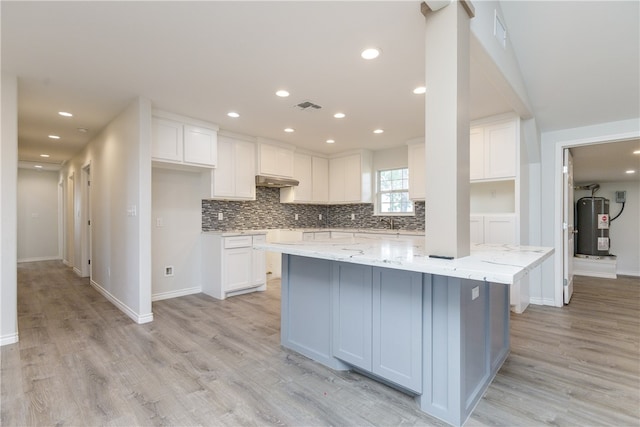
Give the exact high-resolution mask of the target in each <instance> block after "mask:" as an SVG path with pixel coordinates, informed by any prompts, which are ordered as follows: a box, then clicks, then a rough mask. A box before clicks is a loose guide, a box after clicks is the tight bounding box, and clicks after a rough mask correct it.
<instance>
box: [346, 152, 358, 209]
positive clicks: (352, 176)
mask: <svg viewBox="0 0 640 427" xmlns="http://www.w3.org/2000/svg"><path fill="white" fill-rule="evenodd" d="M361 162H362V158H361V156H360V155H359V154H353V155H351V156H347V157H345V164H344V168H345V169H344V184H343V185H344V200H345V201H347V202H360V200H361V199H362V164H361Z"/></svg>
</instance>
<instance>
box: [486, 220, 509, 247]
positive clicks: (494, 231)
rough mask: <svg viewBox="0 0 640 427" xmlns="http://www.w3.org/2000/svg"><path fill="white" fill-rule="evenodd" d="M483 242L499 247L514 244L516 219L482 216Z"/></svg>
mask: <svg viewBox="0 0 640 427" xmlns="http://www.w3.org/2000/svg"><path fill="white" fill-rule="evenodd" d="M484 242H485V243H495V244H500V245H513V244H516V218H515V216H510V215H495V216H494V215H485V216H484Z"/></svg>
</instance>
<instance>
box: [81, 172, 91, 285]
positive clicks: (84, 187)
mask: <svg viewBox="0 0 640 427" xmlns="http://www.w3.org/2000/svg"><path fill="white" fill-rule="evenodd" d="M81 177H82V179H81V189H80V252H81V254H82V255H81V258H80V265H81V268H80V271H81V277H89V278H91V163H88V164H87V165H85V166H83V168H82V175H81Z"/></svg>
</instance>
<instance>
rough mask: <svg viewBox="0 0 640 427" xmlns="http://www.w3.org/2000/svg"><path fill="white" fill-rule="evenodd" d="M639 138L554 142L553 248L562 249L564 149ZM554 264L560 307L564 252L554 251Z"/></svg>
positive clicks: (626, 135)
mask: <svg viewBox="0 0 640 427" xmlns="http://www.w3.org/2000/svg"><path fill="white" fill-rule="evenodd" d="M639 136H640V132H637V131H632V132H625V133H618V134H612V135H601V136H596V137H589V138H580V139H573V140H560V141H556V144H555V145H556V146H555V151H554V157H555V165H554V169H553V170H554V217H553V224H554V228H555V233H554V234H555V236H554V247H555V248H563V247H564V233H563V232H562V209H563V197H562V157H563V156H562V152H563V150H564V149H565V148H571V147H580V146H585V145H593V144H607V143H613V142H620V141H626V140H630V139H635V138H638V137H639ZM553 262H554V270H555V271H554V300H555V304H553V305H555V306H556V307H562V306H563V305H564V290H563V279H564V277H563V276H564V250H556V251H555V254H554V258H553Z"/></svg>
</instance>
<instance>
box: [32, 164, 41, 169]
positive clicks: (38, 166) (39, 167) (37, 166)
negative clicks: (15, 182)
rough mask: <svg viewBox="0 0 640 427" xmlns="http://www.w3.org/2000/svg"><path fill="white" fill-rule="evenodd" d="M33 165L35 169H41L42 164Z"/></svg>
mask: <svg viewBox="0 0 640 427" xmlns="http://www.w3.org/2000/svg"><path fill="white" fill-rule="evenodd" d="M33 167H34V168H36V169H42V165H34V166H33Z"/></svg>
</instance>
